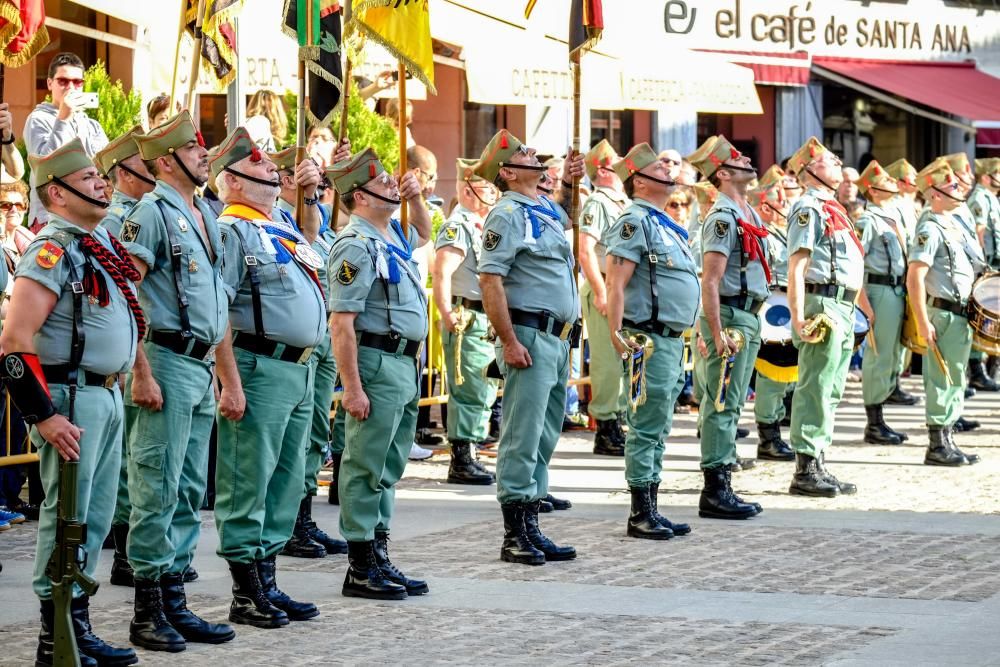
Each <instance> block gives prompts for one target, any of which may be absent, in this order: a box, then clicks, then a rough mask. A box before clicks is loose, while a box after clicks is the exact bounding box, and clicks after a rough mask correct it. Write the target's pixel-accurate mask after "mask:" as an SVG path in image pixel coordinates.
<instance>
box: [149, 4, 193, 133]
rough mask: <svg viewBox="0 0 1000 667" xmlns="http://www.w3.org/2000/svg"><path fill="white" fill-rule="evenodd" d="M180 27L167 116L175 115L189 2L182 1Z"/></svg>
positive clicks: (175, 49) (178, 28) (175, 48)
mask: <svg viewBox="0 0 1000 667" xmlns="http://www.w3.org/2000/svg"><path fill="white" fill-rule="evenodd" d="M180 4H181V18H180V20H179V23H180V25H179V26H178V27H177V46H175V47H174V78H173V79H171V80H170V101H169V104H168V106H167V111H168V113H167V115H168V116H173V115H174V113H173V112H174V102H175V101H176V100H177V71H178V70H179V69H180V67H181V41H182V40H181V38H182V37H183V36H184V26H186V25H187V21H186V20H185V19H187V7H188V0H181V3H180ZM150 129H152V128H150Z"/></svg>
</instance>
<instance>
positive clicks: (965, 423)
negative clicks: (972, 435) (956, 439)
mask: <svg viewBox="0 0 1000 667" xmlns="http://www.w3.org/2000/svg"><path fill="white" fill-rule="evenodd" d="M980 426H982V424H980V423H979V422H977V421H976V420H975V419H966V418H965V417H959V418H958V419H956V420H955V423H954V424H952V428H953V429H955V430H956V431H958V432H959V433H964V432H966V431H975V430H976V429H977V428H979V427H980Z"/></svg>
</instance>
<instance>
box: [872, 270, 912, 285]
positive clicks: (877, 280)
mask: <svg viewBox="0 0 1000 667" xmlns="http://www.w3.org/2000/svg"><path fill="white" fill-rule="evenodd" d="M865 282H867V283H868V284H869V285H885V286H886V287H899V286H901V285H903V284H904V283H905V278H904V277H903V276H878V275H874V274H871V273H869V274H867V275H866V276H865Z"/></svg>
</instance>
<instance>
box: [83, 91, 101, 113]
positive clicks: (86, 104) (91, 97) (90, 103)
mask: <svg viewBox="0 0 1000 667" xmlns="http://www.w3.org/2000/svg"><path fill="white" fill-rule="evenodd" d="M80 100H81V101H82V104H81V105H80V108H81V109H96V108H97V107H98V106H99V100H98V98H97V93H80Z"/></svg>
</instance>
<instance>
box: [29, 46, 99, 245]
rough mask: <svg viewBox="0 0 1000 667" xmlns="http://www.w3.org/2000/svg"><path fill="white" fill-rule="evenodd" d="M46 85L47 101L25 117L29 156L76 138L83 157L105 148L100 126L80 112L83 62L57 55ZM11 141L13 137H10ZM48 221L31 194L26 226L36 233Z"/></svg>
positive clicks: (91, 155) (52, 149)
mask: <svg viewBox="0 0 1000 667" xmlns="http://www.w3.org/2000/svg"><path fill="white" fill-rule="evenodd" d="M46 86H47V87H48V89H49V93H50V94H51V95H52V101H51V102H42V103H41V104H39V105H38V106H36V107H35V108H34V110H33V111H32V112H31V113H30V114H28V119H27V121H26V122H25V124H24V143H25V145H26V146H27V148H28V152H29V153H33V154H35V155H48V154H49V153H51V152H52V151H54V150H55V149H57V148H59V147H60V146H63V145H64V144H66V143H68V142H69V141H71V140H73V139H79V140H80V143H81V144H83V150H84V151H85V152H86V154H87V156H88V157H90V158H93V157H94V156H95V155H96V154H97V152H98V151H99V150H101V149H102V148H104V147H105V146H107V144H108V137H107V135H106V134H104V130H103V129H102V128H101V125H100V123H98V122H97V121H96V120H93V119H92V118H90V117H88V116H87V115H86V114H85V113H84V110H83V104H84V99H83V95H82V94H83V61H82V60H80V57H79V56H77V55H76V54H75V53H60V54H58V55H57V56H56V57H55V58H53V59H52V62H51V63H50V64H49V76H48V79H47V80H46ZM11 141H13V136H12V137H11ZM48 219H49V215H48V213H47V212H46V210H45V207H44V206H42V204H41V202H40V201H39V200H38V197H37V196H35V193H34V192H32V195H31V207H30V210H29V212H28V225H29V227H31V229H32V231H35V232H37V231H38V229H39V228H40V227H41V226H42V225H44V224H45V223H46V222H47V221H48Z"/></svg>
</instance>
